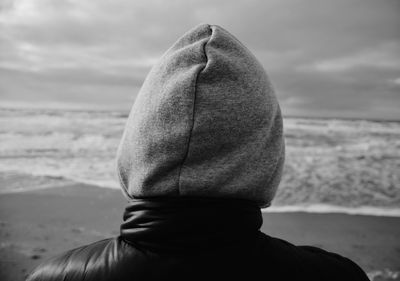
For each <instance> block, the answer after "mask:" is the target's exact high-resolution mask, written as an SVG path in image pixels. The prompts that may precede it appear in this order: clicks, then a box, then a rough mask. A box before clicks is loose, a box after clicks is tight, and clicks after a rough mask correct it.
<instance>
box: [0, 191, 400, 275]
mask: <svg viewBox="0 0 400 281" xmlns="http://www.w3.org/2000/svg"><path fill="white" fill-rule="evenodd" d="M124 205H125V199H124V198H123V196H122V193H121V192H120V191H118V190H110V189H102V188H98V187H93V186H85V185H71V186H68V187H62V188H54V189H46V190H40V191H32V192H24V193H17V194H4V195H0V243H1V244H0V280H2V281H7V280H13V281H18V280H24V277H25V276H26V275H27V273H28V272H29V271H30V270H31V269H32V268H33V267H34V266H36V265H37V264H38V263H40V262H42V261H43V260H45V259H46V258H48V257H50V256H53V255H54V254H57V253H59V252H62V251H64V250H67V249H70V248H74V247H77V246H80V245H83V244H85V243H90V242H94V241H96V240H99V239H103V238H107V237H110V236H115V235H118V232H119V224H120V223H121V221H122V213H123V210H124ZM263 217H264V225H263V227H262V231H263V232H265V233H267V234H269V235H271V236H277V237H280V238H283V239H286V240H288V241H289V242H292V243H294V244H297V245H314V246H318V247H321V248H324V249H326V250H329V251H334V252H337V253H339V254H342V255H344V256H347V257H349V258H351V259H352V260H354V261H355V262H357V263H358V264H359V265H360V266H361V267H362V268H363V269H364V270H366V271H367V272H369V273H370V275H371V276H372V275H373V273H374V272H375V271H384V273H383V275H387V277H386V278H381V277H376V278H375V279H374V280H400V276H397V277H395V275H396V274H395V273H393V272H398V271H400V218H390V217H374V216H358V215H345V214H307V213H269V214H263ZM390 275H392V277H390Z"/></svg>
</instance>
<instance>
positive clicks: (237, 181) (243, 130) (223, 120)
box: [117, 24, 285, 207]
mask: <svg viewBox="0 0 400 281" xmlns="http://www.w3.org/2000/svg"><path fill="white" fill-rule="evenodd" d="M282 131H283V129H282V116H281V112H280V108H279V104H278V101H277V99H276V96H275V94H274V90H273V87H272V86H271V83H270V81H269V79H268V77H267V75H266V73H265V71H264V69H263V67H262V66H261V64H260V63H259V62H258V61H257V59H256V58H255V57H254V56H253V55H252V54H251V52H250V51H249V50H248V49H247V48H246V47H245V46H244V45H243V44H242V43H240V42H239V41H238V40H237V39H236V38H235V37H234V36H232V35H231V34H230V33H228V32H227V31H226V30H224V29H223V28H221V27H219V26H216V25H208V24H202V25H199V26H197V27H195V28H194V29H192V30H190V31H188V32H187V33H186V34H184V35H183V36H182V37H181V38H180V39H178V41H177V42H176V43H175V44H174V45H173V46H172V47H171V48H170V49H168V50H167V51H166V53H165V54H164V55H163V56H162V57H161V59H160V60H159V61H158V62H157V63H156V65H154V67H153V68H152V69H151V71H150V72H149V74H148V75H147V77H146V79H145V81H144V83H143V85H142V88H141V90H140V92H139V94H138V96H137V98H136V100H135V103H134V105H133V107H132V110H131V112H130V115H129V117H128V121H127V123H126V127H125V131H124V134H123V137H122V140H121V143H120V146H119V148H118V153H117V169H118V175H119V178H120V182H121V185H122V189H123V191H124V193H125V195H126V196H127V197H128V198H149V197H164V196H168V197H177V196H179V197H219V198H221V197H222V198H224V197H225V198H237V199H247V200H252V201H255V202H257V204H258V205H259V206H261V207H266V206H268V205H270V202H271V200H272V198H273V197H274V195H275V192H276V189H277V186H278V184H279V182H280V178H281V173H282V167H283V163H284V154H285V153H284V140H283V135H282Z"/></svg>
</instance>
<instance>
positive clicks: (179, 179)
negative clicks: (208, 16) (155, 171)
mask: <svg viewBox="0 0 400 281" xmlns="http://www.w3.org/2000/svg"><path fill="white" fill-rule="evenodd" d="M208 29H209V32H210V36H209V38H208V40H207V41H205V43H204V44H203V54H204V56H205V58H206V60H205V64H204V66H203V67H202V68H200V69H199V71H198V72H197V74H196V78H195V81H194V87H193V88H194V90H193V110H192V124H191V126H190V129H189V135H188V140H187V145H186V152H185V155H184V156H183V159H182V162H181V165H180V167H179V173H178V195H180V194H181V173H182V167H183V165H184V164H185V162H186V159H187V157H188V154H189V147H190V141H191V138H192V132H193V127H194V117H195V106H196V96H197V81H198V80H199V76H200V73H201V72H202V71H203V70H204V69H205V68H206V67H207V64H208V57H207V52H206V46H207V44H208V43H209V42H210V40H211V36H212V33H213V30H212V28H211V26H210V25H208Z"/></svg>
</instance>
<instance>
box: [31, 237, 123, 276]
mask: <svg viewBox="0 0 400 281" xmlns="http://www.w3.org/2000/svg"><path fill="white" fill-rule="evenodd" d="M119 247H120V241H119V238H117V237H116V238H109V239H104V240H101V241H97V242H95V243H92V244H89V245H85V246H81V247H79V248H76V249H72V250H69V251H67V252H64V253H62V254H60V255H58V256H55V257H53V258H51V259H49V260H47V261H46V262H44V263H42V264H40V265H39V266H38V267H37V268H35V269H34V270H33V271H32V273H31V274H30V275H29V276H28V278H27V281H56V280H77V281H79V280H107V277H106V276H107V275H108V274H109V273H110V271H112V268H113V266H114V265H115V264H117V260H118V259H119V254H118V253H119V252H120V251H118V248H119ZM93 275H95V276H93ZM95 277H98V278H95ZM104 278H105V279H104Z"/></svg>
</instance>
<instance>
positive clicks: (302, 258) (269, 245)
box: [263, 235, 369, 281]
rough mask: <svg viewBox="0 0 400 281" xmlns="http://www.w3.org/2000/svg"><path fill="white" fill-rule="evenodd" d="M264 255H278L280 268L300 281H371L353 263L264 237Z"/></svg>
mask: <svg viewBox="0 0 400 281" xmlns="http://www.w3.org/2000/svg"><path fill="white" fill-rule="evenodd" d="M263 240H264V245H265V247H266V249H265V251H269V253H271V251H272V252H273V253H275V259H276V260H275V262H276V265H277V267H279V266H280V265H282V267H284V268H285V269H286V270H289V269H290V268H291V269H293V272H295V273H296V275H297V278H296V279H297V280H341V281H345V280H349V281H350V280H351V281H369V279H368V277H367V275H366V274H365V272H364V271H363V270H362V269H361V268H360V267H359V266H358V265H357V264H356V263H355V262H353V261H352V260H350V259H348V258H345V257H343V256H341V255H339V254H336V253H332V252H328V251H325V250H323V249H320V248H317V247H313V246H295V245H293V244H291V243H289V242H287V241H285V240H282V239H279V238H274V237H270V236H268V235H264V239H263Z"/></svg>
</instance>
